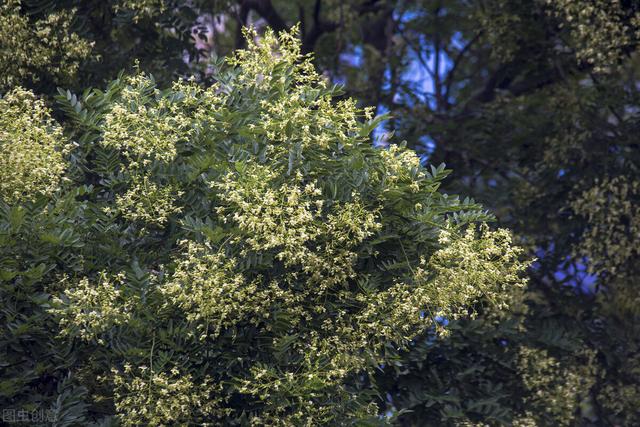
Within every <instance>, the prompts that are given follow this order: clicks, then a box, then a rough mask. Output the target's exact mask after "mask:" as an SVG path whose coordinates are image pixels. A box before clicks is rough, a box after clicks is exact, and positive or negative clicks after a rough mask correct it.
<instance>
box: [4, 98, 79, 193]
mask: <svg viewBox="0 0 640 427" xmlns="http://www.w3.org/2000/svg"><path fill="white" fill-rule="evenodd" d="M0 111H2V114H1V115H0V199H3V200H5V201H6V202H8V203H15V202H20V201H26V200H35V199H36V198H37V197H38V196H51V195H52V194H53V193H55V192H56V191H57V190H58V189H59V188H60V184H61V182H62V179H63V177H64V173H65V170H66V161H65V158H64V156H65V153H66V152H67V151H68V149H69V146H68V144H67V143H66V140H65V138H64V137H63V135H62V128H61V127H60V126H59V125H57V124H56V123H55V121H54V120H53V119H52V118H51V113H50V112H49V110H48V109H47V107H46V106H45V104H44V102H43V101H42V100H39V99H37V98H36V97H35V96H34V95H33V94H32V93H31V92H28V91H26V90H23V89H20V88H18V89H14V90H13V91H11V92H9V93H8V94H7V95H6V96H5V97H4V98H0Z"/></svg>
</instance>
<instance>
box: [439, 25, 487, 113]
mask: <svg viewBox="0 0 640 427" xmlns="http://www.w3.org/2000/svg"><path fill="white" fill-rule="evenodd" d="M481 35H482V30H480V31H478V32H477V33H476V35H475V36H473V38H472V39H471V40H469V43H467V44H466V45H465V46H464V47H463V48H462V49H460V52H458V55H456V58H455V59H454V60H453V66H452V67H451V69H450V70H449V73H448V74H447V78H446V79H445V92H444V93H445V99H447V100H448V99H449V95H450V93H451V85H452V84H453V77H454V76H455V73H456V71H457V69H458V66H459V65H460V63H461V62H462V60H463V59H464V54H465V53H467V51H468V50H469V49H470V48H471V46H472V45H473V44H474V43H476V42H477V41H478V40H479V39H480V36H481ZM447 102H448V101H447Z"/></svg>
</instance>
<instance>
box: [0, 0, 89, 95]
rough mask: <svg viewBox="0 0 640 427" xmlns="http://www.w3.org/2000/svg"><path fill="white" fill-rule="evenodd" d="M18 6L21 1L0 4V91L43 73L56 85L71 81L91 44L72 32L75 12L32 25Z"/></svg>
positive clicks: (67, 12)
mask: <svg viewBox="0 0 640 427" xmlns="http://www.w3.org/2000/svg"><path fill="white" fill-rule="evenodd" d="M21 5H22V0H6V1H3V2H2V4H0V91H2V90H3V89H5V88H10V87H13V86H15V85H19V84H25V83H28V82H31V81H33V80H34V79H37V76H38V75H42V74H44V75H51V76H52V77H53V79H54V80H55V81H56V82H58V83H62V82H65V81H67V80H70V79H71V78H72V77H73V76H74V75H75V74H76V73H77V71H78V68H79V67H80V63H81V62H82V61H83V60H84V59H86V58H87V57H88V56H89V55H90V54H91V50H92V44H91V43H90V42H88V41H86V40H84V39H82V38H81V37H80V36H79V35H78V34H77V33H75V32H73V31H71V22H72V19H73V15H74V11H73V10H67V11H61V12H56V13H52V14H50V15H48V16H46V17H45V18H44V19H41V20H37V21H35V22H32V21H30V20H29V19H28V18H27V17H26V15H25V14H22V13H20V8H21ZM36 70H37V71H38V72H34V71H36Z"/></svg>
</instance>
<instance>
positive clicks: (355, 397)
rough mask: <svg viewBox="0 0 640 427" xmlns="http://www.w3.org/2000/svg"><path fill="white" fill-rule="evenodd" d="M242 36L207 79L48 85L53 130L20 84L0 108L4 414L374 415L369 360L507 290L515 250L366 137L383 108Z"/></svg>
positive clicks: (431, 175)
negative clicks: (54, 106) (70, 88)
mask: <svg viewBox="0 0 640 427" xmlns="http://www.w3.org/2000/svg"><path fill="white" fill-rule="evenodd" d="M253 38H254V35H253V34H250V37H248V40H249V45H248V49H247V50H240V51H238V52H237V53H236V55H234V56H233V57H232V58H231V59H230V60H229V61H228V63H229V65H224V64H222V63H219V64H218V67H219V69H218V70H217V72H216V80H217V82H216V84H215V85H213V86H211V87H207V88H204V87H202V86H200V85H198V84H196V83H194V82H190V81H184V80H180V81H177V82H175V83H174V84H173V85H172V86H171V87H170V88H168V89H159V88H158V86H157V84H156V83H155V81H154V80H153V78H152V77H150V76H149V75H146V74H143V73H138V74H135V75H131V76H125V75H123V76H121V77H120V78H118V79H117V80H115V81H113V82H112V83H111V84H110V85H109V86H108V87H107V89H106V90H105V91H100V90H95V89H94V90H87V91H85V92H84V94H83V95H82V97H80V98H78V97H76V96H75V95H72V94H71V93H69V92H64V91H61V96H60V97H59V100H60V101H61V102H62V103H63V109H64V111H65V113H66V114H67V115H68V119H67V121H66V125H67V131H66V133H65V136H63V135H62V133H61V128H60V127H59V125H57V124H56V123H55V122H54V121H53V120H52V119H51V116H50V113H49V112H48V110H47V109H46V107H45V106H44V104H43V103H42V102H41V101H38V100H36V99H35V97H34V96H33V95H32V94H30V93H29V92H25V91H23V90H21V89H14V90H13V91H11V92H9V93H8V94H7V96H5V98H4V99H2V100H1V101H0V102H1V103H2V104H3V111H8V113H3V119H2V122H0V123H1V124H2V128H1V129H2V132H1V133H0V135H2V139H1V140H0V141H1V144H0V147H1V149H2V151H0V153H1V156H0V159H1V160H2V162H3V163H2V164H11V165H20V171H21V173H20V175H17V176H16V178H15V179H13V180H8V181H3V184H4V185H3V187H1V189H2V193H1V197H2V209H1V212H2V217H1V221H2V222H1V224H2V227H1V229H2V230H3V234H2V236H3V239H2V241H1V242H2V245H3V250H2V254H3V256H2V259H1V260H0V265H2V270H1V272H2V276H1V279H2V287H1V288H0V289H1V292H2V293H1V294H0V295H1V297H2V301H3V307H4V308H3V311H2V313H3V321H4V322H3V323H4V325H5V326H4V328H3V335H2V339H1V341H0V342H1V348H2V352H3V360H7V361H9V363H8V365H7V366H6V367H5V368H6V369H8V372H7V373H8V374H9V375H8V376H7V377H5V380H4V382H3V384H5V387H4V389H3V392H2V396H3V400H4V403H5V406H9V407H15V406H26V405H30V406H29V408H33V407H34V406H37V405H42V404H43V403H45V402H49V404H50V405H51V408H52V409H53V410H54V411H55V413H56V415H57V416H58V418H59V419H58V421H59V422H63V421H65V422H71V423H73V422H76V423H79V422H80V423H86V422H89V421H100V419H101V418H102V420H103V421H102V422H104V418H103V417H104V416H105V415H110V414H111V415H116V416H117V417H118V419H119V421H120V422H121V423H123V424H125V425H138V424H140V423H143V424H147V423H151V424H172V423H178V424H180V423H204V422H209V423H215V422H221V421H224V422H225V423H230V424H233V423H247V422H249V423H266V424H285V425H289V424H327V423H341V424H343V423H348V422H351V421H354V420H360V421H363V420H367V419H368V420H369V421H370V422H378V421H381V419H380V418H379V417H378V415H379V412H378V411H379V409H378V405H379V403H378V401H377V400H376V397H375V396H376V393H378V392H379V389H378V385H377V379H376V375H375V371H376V370H379V369H380V367H381V365H382V364H385V363H390V362H392V361H393V360H396V359H397V357H398V352H399V351H400V350H402V349H406V348H407V346H409V345H411V343H412V340H413V339H414V337H416V336H418V335H420V334H426V335H428V336H430V337H431V339H432V340H438V339H440V337H441V336H443V335H445V334H446V331H447V328H446V325H445V323H446V321H447V320H453V319H457V318H465V317H468V316H469V315H470V314H472V313H473V312H474V307H475V306H477V305H478V304H490V305H494V306H495V307H496V310H498V311H500V310H506V309H507V307H508V304H509V303H510V302H511V301H513V300H514V299H515V298H516V297H517V295H518V294H519V292H520V289H521V288H522V285H523V284H524V281H523V279H522V278H521V273H522V272H523V270H524V268H525V267H526V264H525V263H522V262H521V261H519V259H518V258H519V255H520V252H519V250H518V249H516V248H514V247H512V246H511V241H510V236H509V234H508V233H507V232H506V231H505V230H495V231H492V230H490V229H489V228H488V227H487V226H486V225H477V223H478V222H482V221H485V220H488V219H490V217H489V216H488V215H487V214H486V213H484V212H482V211H481V210H480V208H479V207H478V206H477V205H476V204H474V203H473V202H472V201H470V200H464V201H460V200H459V199H458V198H455V197H451V196H447V195H445V194H442V193H440V192H438V187H439V185H440V182H441V181H442V179H443V178H444V177H445V176H446V174H447V171H446V170H445V169H444V166H441V167H438V168H435V167H434V168H432V169H431V170H430V171H429V170H427V169H425V168H424V167H422V166H421V165H420V161H419V158H418V157H417V156H416V155H415V153H414V152H413V151H411V150H408V149H405V148H402V147H398V146H393V147H390V148H388V149H384V150H382V149H376V148H374V147H372V145H371V141H370V139H369V133H370V132H371V130H372V129H373V128H374V127H375V126H376V125H377V124H378V123H379V122H380V118H378V119H373V115H372V112H371V110H370V109H366V110H360V109H358V108H356V106H355V103H354V102H353V101H352V100H348V99H347V100H343V101H340V102H338V103H333V102H332V98H333V97H334V96H335V94H336V88H335V87H334V86H332V85H329V84H328V83H327V82H326V81H325V80H324V79H323V78H322V77H320V76H319V75H318V74H317V73H316V72H315V70H314V68H313V66H312V65H311V63H310V62H309V59H307V58H305V57H303V56H301V54H300V43H299V42H298V41H296V38H295V36H294V35H293V34H291V33H281V34H280V36H279V38H278V39H276V37H275V36H274V34H273V33H272V32H267V33H265V34H264V36H263V37H262V39H261V40H260V41H259V42H258V43H256V42H253V41H251V40H252V39H253ZM363 120H364V121H363ZM25 128H26V129H30V133H25V132H24V131H23V129H25ZM15 138H18V139H15ZM43 149H45V150H48V151H45V152H49V157H50V158H49V159H47V160H46V161H45V160H44V159H43V158H42V155H41V153H42V151H38V150H43ZM53 159H56V160H55V161H53ZM22 165H24V166H22ZM60 166H64V167H63V168H61V167H60ZM63 171H64V173H62V172H63ZM45 172H46V173H45ZM35 242H37V243H35ZM51 329H53V330H55V331H57V332H56V333H55V334H53V335H52V334H50V333H48V332H49V331H50V330H51ZM31 349H37V350H36V351H33V350H31ZM53 349H55V350H53ZM58 360H63V363H59V362H57V361H58ZM18 369H20V370H21V371H22V372H24V371H25V369H29V370H30V372H32V374H31V375H29V376H23V375H19V374H17V370H18ZM34 392H37V394H36V393H34Z"/></svg>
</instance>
